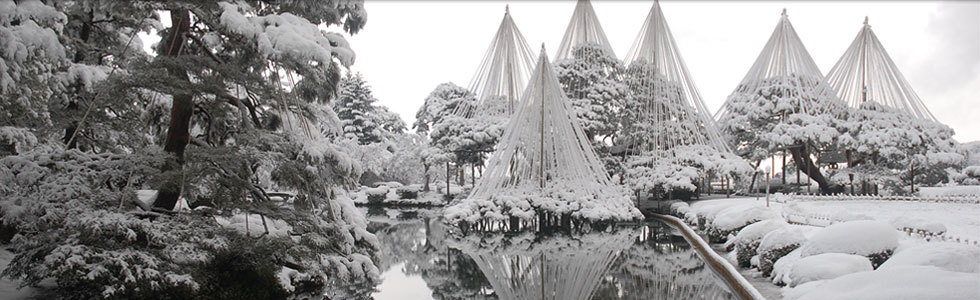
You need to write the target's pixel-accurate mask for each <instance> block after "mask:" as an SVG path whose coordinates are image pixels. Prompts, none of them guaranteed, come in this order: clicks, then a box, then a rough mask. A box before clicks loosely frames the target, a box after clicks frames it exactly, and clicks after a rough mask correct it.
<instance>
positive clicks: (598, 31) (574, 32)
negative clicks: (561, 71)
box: [554, 0, 615, 62]
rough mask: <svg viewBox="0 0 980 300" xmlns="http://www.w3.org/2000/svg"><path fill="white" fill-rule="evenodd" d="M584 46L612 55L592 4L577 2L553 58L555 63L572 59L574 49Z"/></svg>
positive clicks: (586, 1) (585, 0)
mask: <svg viewBox="0 0 980 300" xmlns="http://www.w3.org/2000/svg"><path fill="white" fill-rule="evenodd" d="M585 44H595V45H598V46H599V47H601V48H602V49H603V50H605V51H609V53H613V50H612V46H611V45H610V44H609V39H607V38H606V33H605V32H604V31H602V25H601V24H599V17H597V16H596V14H595V10H594V9H592V2H590V1H589V0H578V3H576V4H575V11H574V12H573V13H572V19H571V20H569V21H568V27H567V28H566V29H565V37H563V38H562V40H561V44H559V46H558V53H557V54H555V57H554V59H555V61H556V62H557V61H560V60H564V59H572V58H573V51H574V50H575V47H577V46H581V45H585ZM614 56H615V55H614Z"/></svg>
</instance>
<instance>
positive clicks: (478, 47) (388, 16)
mask: <svg viewBox="0 0 980 300" xmlns="http://www.w3.org/2000/svg"><path fill="white" fill-rule="evenodd" d="M508 3H509V4H510V11H511V15H512V16H513V17H514V21H515V22H516V23H517V26H518V27H519V28H520V30H521V32H522V33H523V34H524V37H525V38H526V39H527V41H528V43H529V44H530V45H531V48H532V49H534V50H535V51H538V49H540V47H541V44H542V43H544V44H545V47H546V49H547V50H548V55H549V56H552V55H554V52H555V51H556V48H557V47H558V44H559V43H560V42H561V38H562V36H563V35H564V31H565V27H566V26H567V25H568V21H569V18H570V17H571V14H572V10H573V9H574V7H575V1H538V2H531V1H511V2H502V1H429V2H420V1H372V0H367V1H366V5H365V6H366V9H367V11H368V22H367V25H366V26H365V27H364V29H363V30H362V31H361V32H360V33H358V34H356V35H354V36H352V37H350V38H349V40H350V43H351V47H353V48H354V51H356V52H357V61H356V62H355V64H354V66H353V67H352V68H351V69H352V70H353V71H355V72H360V73H362V74H363V75H364V77H365V78H366V79H367V81H368V83H369V84H371V85H372V87H373V91H374V94H375V96H376V97H377V98H378V99H379V102H380V104H382V105H385V106H388V107H390V108H391V109H392V110H394V111H395V112H397V113H399V114H401V116H402V118H404V119H405V121H406V122H408V123H409V124H411V122H413V121H414V119H415V112H416V110H418V108H419V106H421V105H422V102H423V101H424V99H425V97H426V96H428V94H429V92H431V91H432V90H433V89H434V88H435V87H436V85H438V84H440V83H443V82H454V83H456V84H459V85H461V86H464V87H465V86H468V85H469V82H470V79H471V78H472V76H473V73H474V72H476V68H477V66H478V64H479V63H480V60H481V59H482V58H483V55H484V53H485V52H486V49H487V47H488V46H489V43H490V40H491V39H492V38H493V34H494V33H495V32H496V29H497V27H498V26H499V25H500V20H501V19H502V18H503V14H504V6H505V5H506V4H508ZM592 4H593V7H594V8H595V11H596V14H597V15H598V16H599V21H600V22H601V24H602V27H603V29H604V30H605V32H606V35H607V36H608V37H609V41H610V43H612V46H613V50H614V51H615V52H616V55H617V56H618V57H619V58H620V59H622V58H623V56H625V55H626V52H627V51H628V50H629V47H630V45H631V44H632V43H633V40H634V39H635V38H636V35H637V34H638V33H639V30H640V26H641V25H642V24H643V21H644V18H645V17H646V15H647V13H649V11H650V7H651V5H652V4H653V1H602V0H598V1H593V3H592ZM660 5H661V7H662V8H663V10H664V15H665V16H666V18H667V21H668V22H669V26H670V28H671V30H672V31H673V34H674V38H675V39H676V41H677V43H678V46H679V47H680V50H681V55H682V56H683V58H684V60H685V62H686V63H687V66H688V68H689V70H690V72H691V75H692V76H693V78H694V81H695V84H697V86H698V89H699V90H700V91H701V94H702V97H703V98H704V100H705V102H706V104H707V105H708V109H710V110H711V111H712V112H715V111H717V110H718V108H719V107H720V106H721V104H722V103H723V102H724V101H725V98H726V97H727V96H728V94H729V93H731V91H732V90H733V89H734V88H735V86H736V85H737V84H738V83H739V82H740V81H741V80H742V77H744V76H745V73H746V72H748V70H749V67H750V66H751V65H752V63H753V62H754V61H755V59H756V57H757V56H758V55H759V52H760V51H761V50H762V47H763V46H764V45H765V43H766V41H767V40H768V38H769V35H770V34H771V33H772V31H773V29H774V28H775V26H776V23H777V22H778V21H779V15H780V12H781V11H782V9H783V8H786V9H787V13H788V15H789V18H790V21H791V22H792V23H793V26H794V28H796V32H797V33H798V34H799V35H800V37H801V38H802V39H803V44H804V45H805V46H806V47H807V50H809V52H810V55H811V56H812V57H813V59H814V60H816V63H817V65H818V66H819V67H820V70H821V71H822V72H824V73H826V72H827V71H829V70H830V68H831V67H833V65H834V63H836V62H837V59H839V58H840V56H841V55H842V54H843V53H844V50H846V49H847V46H848V45H850V43H851V41H852V40H853V39H854V37H855V36H856V35H857V33H858V31H859V30H860V29H861V26H862V25H861V24H862V22H863V21H864V17H865V16H868V17H869V18H870V24H871V26H872V29H873V30H874V31H875V34H877V35H878V38H879V39H880V40H881V42H882V43H883V44H884V46H885V48H886V49H887V51H888V53H889V54H890V55H891V57H892V59H893V60H895V63H896V64H897V65H898V66H899V68H900V69H901V70H902V72H903V73H904V74H905V76H906V78H907V79H908V80H909V82H911V84H912V87H913V88H915V90H916V92H918V94H919V96H920V97H921V98H922V100H923V102H925V104H926V106H927V107H928V108H929V110H930V111H932V113H933V114H934V115H935V116H936V118H938V119H939V120H940V121H941V122H943V123H946V124H947V125H949V126H951V127H953V129H954V130H956V136H955V137H956V138H957V139H958V140H959V141H960V142H968V141H975V140H980V130H978V129H980V101H978V100H980V99H978V97H980V2H977V1H960V2H936V1H930V2H911V1H896V2H887V1H871V2H845V1H760V2H740V1H739V2H737V1H698V2H688V1H684V2H681V1H661V4H660Z"/></svg>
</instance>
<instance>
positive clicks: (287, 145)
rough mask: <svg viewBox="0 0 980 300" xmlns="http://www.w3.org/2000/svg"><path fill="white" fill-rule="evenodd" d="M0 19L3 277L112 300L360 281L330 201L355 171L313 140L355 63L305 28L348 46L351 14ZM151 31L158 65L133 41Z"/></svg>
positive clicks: (284, 11)
mask: <svg viewBox="0 0 980 300" xmlns="http://www.w3.org/2000/svg"><path fill="white" fill-rule="evenodd" d="M0 7H3V10H4V13H0V45H3V48H4V49H14V50H16V51H13V52H11V51H2V52H0V65H3V66H5V67H4V68H3V69H2V70H0V114H3V116H2V117H0V150H2V152H3V153H4V154H3V155H6V156H5V157H0V207H2V209H0V212H2V213H3V221H4V222H3V225H4V226H8V227H9V226H13V227H16V228H17V229H18V230H19V233H20V235H21V236H22V237H23V238H19V239H16V240H14V244H13V245H12V246H11V247H12V248H13V249H14V250H15V252H16V253H17V255H16V257H15V258H14V259H13V261H12V262H11V264H10V265H9V267H8V268H7V270H5V271H4V275H6V276H10V277H13V278H18V279H21V280H23V282H24V283H25V284H27V285H31V284H36V283H38V282H41V281H46V280H51V279H53V281H54V282H56V283H57V284H58V288H57V289H56V291H58V292H64V293H65V294H64V296H66V297H68V296H70V297H75V298H110V299H112V298H119V299H127V298H168V297H169V298H188V297H192V295H193V296H196V297H204V298H213V297H219V295H221V294H222V293H224V292H226V291H225V290H223V288H222V286H226V285H227V284H231V283H232V282H237V284H243V283H244V284H245V285H246V286H250V287H252V288H254V289H256V290H257V291H256V293H253V294H245V295H239V296H248V297H254V298H264V297H273V298H277V297H280V296H282V294H281V293H279V291H280V290H282V291H286V292H292V293H293V294H294V295H301V294H303V293H306V292H312V293H317V294H322V293H323V291H324V290H322V289H315V290H312V291H304V290H302V289H303V288H304V287H306V288H309V287H315V286H320V287H323V285H327V286H326V289H327V290H328V291H329V293H330V294H332V295H334V296H338V295H342V294H345V293H348V292H350V291H345V290H344V289H347V288H348V286H354V283H353V282H355V281H357V282H370V281H371V280H373V279H374V278H377V276H378V270H377V268H376V267H374V264H373V263H372V262H371V259H372V258H371V256H373V250H372V249H373V248H374V247H376V240H375V238H374V236H373V235H371V234H370V233H368V232H367V231H366V230H365V228H366V221H365V220H364V219H363V217H362V216H361V215H360V214H358V213H357V212H356V209H355V208H354V207H353V205H352V202H351V201H350V200H349V199H347V198H346V197H345V196H344V190H343V189H344V188H345V187H347V186H349V184H350V183H352V182H353V181H354V180H355V179H356V178H357V177H358V176H359V174H360V172H361V170H362V169H361V166H360V165H359V164H358V163H357V162H356V161H354V160H352V159H351V158H350V157H349V156H348V155H347V154H345V153H343V152H342V151H341V150H340V149H341V148H339V147H338V145H336V144H334V143H332V142H331V141H330V140H328V139H327V138H326V134H337V133H339V132H340V128H339V124H338V123H337V122H335V120H337V117H336V115H335V114H334V112H333V111H332V110H330V108H329V107H326V106H325V105H326V104H327V103H328V102H329V101H331V100H332V99H333V95H335V94H336V91H337V85H336V84H337V82H338V81H339V79H340V77H341V76H340V73H341V72H340V71H341V68H342V67H344V66H349V65H350V64H352V63H353V51H352V49H350V48H349V46H348V44H347V41H346V40H345V39H344V38H343V36H342V35H340V34H339V33H334V32H326V31H323V30H321V29H320V28H319V27H318V25H321V24H322V25H339V26H343V28H344V30H346V31H347V32H348V33H351V34H353V33H356V32H357V31H358V30H359V29H360V28H361V27H362V26H363V25H364V21H365V20H366V13H365V12H364V10H363V3H362V2H361V1H343V2H339V1H330V2H326V3H324V2H319V1H283V2H276V3H268V2H266V1H233V2H199V1H167V2H160V1H101V0H91V1H47V2H40V1H31V0H27V1H17V2H12V1H5V2H0ZM158 11H168V12H169V13H170V17H171V24H172V26H170V27H168V28H164V27H163V26H161V25H160V22H159V20H158V19H157V12H158ZM150 29H156V30H157V33H158V34H159V35H160V37H161V38H162V39H161V42H160V44H158V47H157V49H155V51H157V55H156V56H149V55H146V54H145V53H143V52H142V45H141V41H140V39H139V38H138V37H136V33H137V32H138V31H143V32H149V31H151V30H150ZM131 40H132V41H133V42H132V43H130V41H131ZM114 69H116V71H113V70H114ZM65 144H67V146H68V147H65V146H64V145H65ZM75 145H77V146H78V147H77V148H78V149H67V150H66V149H65V148H76V147H75ZM7 146H10V147H7ZM161 146H162V147H161ZM8 148H10V149H13V151H9V150H7V149H8ZM80 150H83V151H80ZM41 186H44V187H46V188H40V189H39V188H38V187H41ZM137 190H148V192H143V193H141V194H142V195H143V196H141V197H140V199H137V197H136V195H137ZM154 190H155V191H156V193H153V191H154ZM273 192H284V193H278V194H277V193H273ZM283 195H285V196H283ZM284 197H285V198H290V200H291V201H290V202H285V201H282V198H284ZM178 202H181V203H183V202H186V203H187V204H189V206H190V207H197V208H198V209H197V210H193V211H186V212H180V213H177V212H174V211H173V210H174V208H175V204H177V203H178ZM287 203H289V204H287ZM133 204H136V205H133ZM137 205H138V206H139V207H137ZM245 216H250V217H245ZM243 217H245V218H246V219H248V220H250V221H248V222H249V223H251V226H248V225H245V224H246V223H245V222H246V221H245V219H243ZM256 221H258V222H259V223H255V222H256ZM263 225H264V226H263ZM249 228H250V229H249ZM286 233H289V234H290V235H286ZM66 258H72V259H71V260H66ZM225 270H236V272H235V273H237V274H240V275H242V276H245V277H242V278H237V279H236V278H234V277H227V276H215V275H217V274H218V273H219V272H224V271H225ZM282 270H288V271H289V272H288V274H286V275H288V276H287V277H286V278H284V279H286V280H285V281H282V280H276V277H275V272H279V271H282ZM239 271H240V272H239ZM78 274H87V275H86V276H83V277H79V276H78ZM252 275H255V276H252ZM243 278H251V279H249V280H252V281H242V280H239V279H243ZM253 279H254V280H253ZM300 283H302V284H300ZM310 283H313V284H312V285H310ZM69 294H70V295H69ZM226 295H227V294H226Z"/></svg>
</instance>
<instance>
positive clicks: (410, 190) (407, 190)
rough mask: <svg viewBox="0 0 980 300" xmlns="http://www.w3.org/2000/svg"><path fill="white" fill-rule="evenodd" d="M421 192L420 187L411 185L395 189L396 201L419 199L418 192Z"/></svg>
mask: <svg viewBox="0 0 980 300" xmlns="http://www.w3.org/2000/svg"><path fill="white" fill-rule="evenodd" d="M421 190H422V186H421V185H418V184H413V185H406V186H403V187H399V188H396V189H395V193H396V194H398V199H402V200H405V199H417V198H418V197H419V191H421Z"/></svg>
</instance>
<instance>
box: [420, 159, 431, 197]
mask: <svg viewBox="0 0 980 300" xmlns="http://www.w3.org/2000/svg"><path fill="white" fill-rule="evenodd" d="M431 167H432V166H430V165H429V164H422V174H423V175H422V176H423V177H424V178H425V185H423V186H422V191H423V192H428V191H429V189H430V187H429V181H430V180H431V179H432V177H431V176H430V175H429V168H431Z"/></svg>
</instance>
